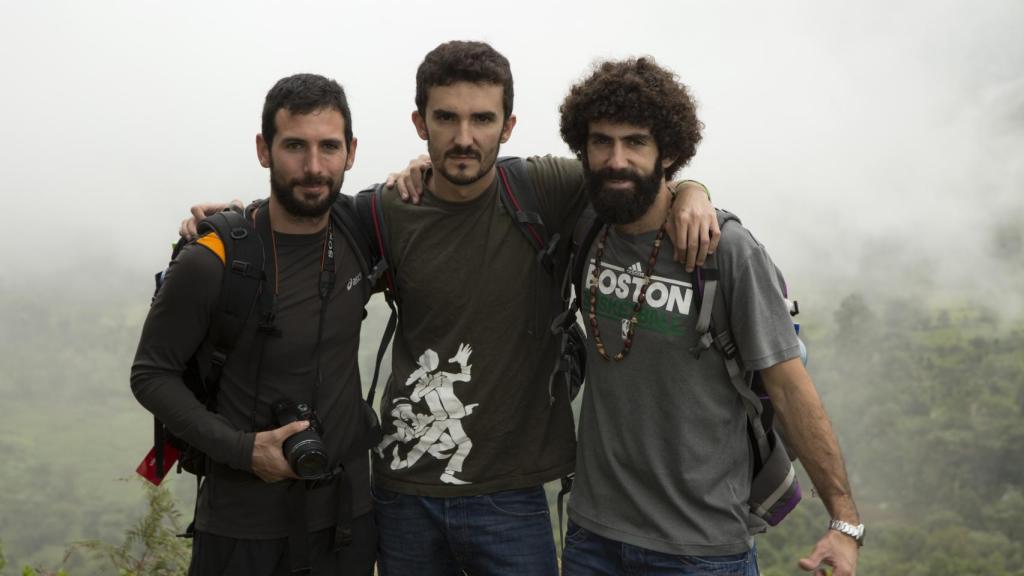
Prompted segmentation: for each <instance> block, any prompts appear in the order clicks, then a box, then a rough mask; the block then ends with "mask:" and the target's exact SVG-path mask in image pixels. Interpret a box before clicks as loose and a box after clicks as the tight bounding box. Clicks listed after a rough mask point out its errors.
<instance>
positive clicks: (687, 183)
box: [672, 180, 711, 202]
mask: <svg viewBox="0 0 1024 576" xmlns="http://www.w3.org/2000/svg"><path fill="white" fill-rule="evenodd" d="M686 186H694V187H697V188H700V189H701V190H702V191H703V192H704V195H705V196H707V197H708V202H711V191H710V190H708V187H707V186H705V185H704V184H703V183H702V182H698V181H696V180H680V181H678V182H676V183H675V187H674V188H673V190H672V191H673V192H679V190H681V189H682V188H685V187H686Z"/></svg>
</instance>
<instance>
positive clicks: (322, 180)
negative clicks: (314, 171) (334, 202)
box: [290, 176, 334, 188]
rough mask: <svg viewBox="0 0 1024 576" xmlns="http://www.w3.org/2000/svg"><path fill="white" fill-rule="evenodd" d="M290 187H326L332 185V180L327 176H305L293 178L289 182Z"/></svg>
mask: <svg viewBox="0 0 1024 576" xmlns="http://www.w3.org/2000/svg"><path fill="white" fill-rule="evenodd" d="M290 184H291V185H292V187H295V186H327V187H328V188H331V187H333V184H334V182H333V181H332V180H331V179H330V178H328V177H327V176H306V177H305V178H294V179H292V181H291V182H290Z"/></svg>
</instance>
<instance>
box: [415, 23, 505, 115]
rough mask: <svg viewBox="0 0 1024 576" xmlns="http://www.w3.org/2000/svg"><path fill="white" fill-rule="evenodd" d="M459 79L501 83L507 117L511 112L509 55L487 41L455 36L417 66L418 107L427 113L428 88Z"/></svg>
mask: <svg viewBox="0 0 1024 576" xmlns="http://www.w3.org/2000/svg"><path fill="white" fill-rule="evenodd" d="M456 82H474V83H477V84H497V85H499V86H501V87H502V90H503V94H502V104H503V106H504V108H505V120H508V118H509V116H511V115H512V100H513V96H514V93H513V90H512V68H511V67H510V66H509V64H508V58H505V57H504V56H502V55H501V53H500V52H498V51H497V50H495V49H494V48H492V47H491V45H490V44H487V43H486V42H471V41H464V40H452V41H451V42H445V43H444V44H441V45H440V46H438V47H437V48H434V49H433V50H431V51H430V52H428V53H427V55H426V57H424V58H423V62H422V63H420V67H419V68H418V69H417V70H416V109H417V110H418V111H419V113H420V116H424V115H426V113H427V92H428V91H429V90H430V89H431V88H433V87H434V86H451V85H452V84H454V83H456Z"/></svg>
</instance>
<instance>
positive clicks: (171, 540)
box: [72, 480, 191, 576]
mask: <svg viewBox="0 0 1024 576" xmlns="http://www.w3.org/2000/svg"><path fill="white" fill-rule="evenodd" d="M140 483H141V484H142V485H143V487H144V489H145V490H146V501H147V502H148V505H149V506H148V509H147V511H146V515H145V516H143V517H142V518H141V519H139V521H138V522H137V523H136V524H135V526H133V527H132V528H131V529H129V530H128V532H127V533H126V534H125V538H124V541H123V542H122V543H121V544H119V545H113V544H109V543H107V542H103V541H100V540H86V541H82V542H76V543H74V544H72V547H73V548H79V549H83V550H86V551H89V552H91V553H92V554H93V555H95V556H96V557H98V558H102V559H104V560H106V561H107V562H108V563H109V564H110V565H111V566H112V567H114V568H116V569H117V571H118V574H120V575H121V576H180V575H183V574H185V573H187V571H188V564H189V558H190V555H191V554H190V552H191V544H190V542H189V541H188V540H185V539H183V538H180V537H179V536H178V534H180V533H181V532H182V529H183V527H182V525H181V513H180V512H178V510H177V508H175V506H174V498H173V496H172V495H171V493H170V492H168V491H167V490H166V489H164V488H158V487H155V486H152V485H150V484H149V483H146V482H143V481H141V480H140Z"/></svg>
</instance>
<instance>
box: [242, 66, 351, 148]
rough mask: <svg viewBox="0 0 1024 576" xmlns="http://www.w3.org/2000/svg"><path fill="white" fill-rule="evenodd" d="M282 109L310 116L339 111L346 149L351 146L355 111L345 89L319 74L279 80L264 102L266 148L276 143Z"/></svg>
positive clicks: (263, 126)
mask: <svg viewBox="0 0 1024 576" xmlns="http://www.w3.org/2000/svg"><path fill="white" fill-rule="evenodd" d="M282 108H283V109H285V110H287V111H289V112H291V113H293V114H310V113H312V112H316V111H317V110H321V109H324V108H327V109H329V110H337V111H338V112H340V113H341V117H342V118H344V119H345V146H346V147H350V146H352V111H351V110H350V109H349V107H348V98H347V97H346V96H345V89H344V88H342V87H341V85H340V84H338V83H337V82H335V81H334V80H332V79H330V78H325V77H323V76H320V75H319V74H295V75H293V76H288V77H286V78H281V79H280V80H278V81H277V83H276V84H274V87H273V88H271V89H270V91H269V92H267V98H266V100H265V101H264V102H263V118H262V126H261V128H262V130H261V132H262V134H263V140H264V141H265V142H266V143H267V146H270V145H271V144H272V143H273V142H274V136H275V135H276V134H277V122H276V120H275V117H276V116H277V111H278V110H281V109H282Z"/></svg>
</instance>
